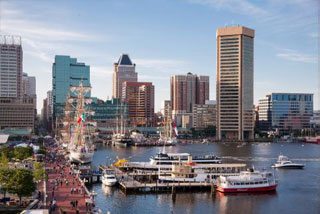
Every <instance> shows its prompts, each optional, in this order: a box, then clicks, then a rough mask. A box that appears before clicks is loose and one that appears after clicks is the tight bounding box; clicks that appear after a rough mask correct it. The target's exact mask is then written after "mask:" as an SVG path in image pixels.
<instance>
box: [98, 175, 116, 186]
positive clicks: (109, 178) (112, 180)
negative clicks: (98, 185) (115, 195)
mask: <svg viewBox="0 0 320 214" xmlns="http://www.w3.org/2000/svg"><path fill="white" fill-rule="evenodd" d="M101 181H102V184H103V185H106V186H114V185H116V183H117V178H116V176H115V175H113V174H108V173H105V174H103V175H102V177H101Z"/></svg>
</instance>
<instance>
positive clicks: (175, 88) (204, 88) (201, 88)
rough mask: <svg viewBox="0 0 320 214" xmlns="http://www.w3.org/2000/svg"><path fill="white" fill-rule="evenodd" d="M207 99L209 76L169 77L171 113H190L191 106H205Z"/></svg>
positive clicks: (190, 74) (189, 74)
mask: <svg viewBox="0 0 320 214" xmlns="http://www.w3.org/2000/svg"><path fill="white" fill-rule="evenodd" d="M208 99H209V76H199V77H198V76H197V75H196V74H192V73H188V74H187V75H174V76H171V106H172V110H173V111H176V112H177V111H183V112H186V113H190V112H192V105H193V104H205V101H206V100H208Z"/></svg>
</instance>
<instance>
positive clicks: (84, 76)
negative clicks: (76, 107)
mask: <svg viewBox="0 0 320 214" xmlns="http://www.w3.org/2000/svg"><path fill="white" fill-rule="evenodd" d="M80 81H82V83H83V86H90V67H89V66H88V65H85V64H84V63H80V62H77V59H76V58H71V57H70V56H61V55H57V56H55V61H54V63H53V66H52V97H53V119H54V120H55V119H56V117H60V116H63V109H64V106H65V103H66V97H67V95H68V94H70V86H79V83H80ZM70 95H71V96H72V94H70ZM87 96H90V93H88V94H87Z"/></svg>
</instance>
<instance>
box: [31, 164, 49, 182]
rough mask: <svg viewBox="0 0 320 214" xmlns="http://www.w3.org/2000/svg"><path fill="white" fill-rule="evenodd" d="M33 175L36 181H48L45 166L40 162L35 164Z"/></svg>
mask: <svg viewBox="0 0 320 214" xmlns="http://www.w3.org/2000/svg"><path fill="white" fill-rule="evenodd" d="M33 169H34V171H33V175H34V179H35V180H37V181H38V180H44V179H46V177H47V176H46V171H45V168H44V165H43V163H40V162H35V163H34V164H33Z"/></svg>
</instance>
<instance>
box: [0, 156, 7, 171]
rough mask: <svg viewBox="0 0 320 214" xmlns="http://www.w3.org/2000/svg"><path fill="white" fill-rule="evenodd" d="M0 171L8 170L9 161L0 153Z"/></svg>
mask: <svg viewBox="0 0 320 214" xmlns="http://www.w3.org/2000/svg"><path fill="white" fill-rule="evenodd" d="M0 169H9V160H8V158H7V155H6V154H5V153H4V152H1V158H0Z"/></svg>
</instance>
